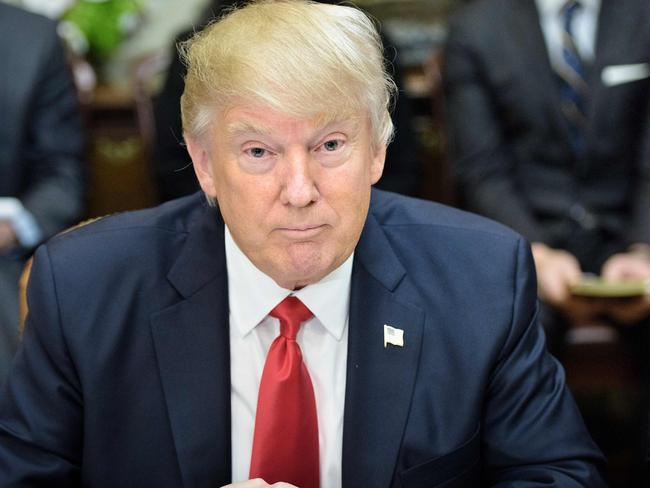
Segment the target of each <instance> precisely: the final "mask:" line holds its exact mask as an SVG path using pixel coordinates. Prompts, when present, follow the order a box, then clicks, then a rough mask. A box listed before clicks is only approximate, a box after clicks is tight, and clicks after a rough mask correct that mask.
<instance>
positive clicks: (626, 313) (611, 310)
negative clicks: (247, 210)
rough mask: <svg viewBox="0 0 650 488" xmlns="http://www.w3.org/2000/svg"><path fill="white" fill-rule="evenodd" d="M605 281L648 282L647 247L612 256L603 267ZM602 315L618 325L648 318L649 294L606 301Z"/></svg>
mask: <svg viewBox="0 0 650 488" xmlns="http://www.w3.org/2000/svg"><path fill="white" fill-rule="evenodd" d="M601 275H602V277H603V279H605V280H607V281H635V280H650V254H649V253H648V247H647V245H641V244H639V245H636V246H633V247H632V248H631V250H630V251H628V252H624V253H620V254H614V255H613V256H611V257H610V258H609V259H608V260H607V261H606V262H605V264H604V265H603V268H602V270H601ZM604 313H605V314H607V315H608V316H609V317H611V318H612V319H614V320H616V321H617V322H618V323H620V324H623V325H625V324H635V323H637V322H640V321H641V320H642V319H644V318H645V317H648V316H650V294H647V293H646V294H645V295H643V296H640V297H629V298H618V299H610V300H608V303H607V307H606V308H605V309H604Z"/></svg>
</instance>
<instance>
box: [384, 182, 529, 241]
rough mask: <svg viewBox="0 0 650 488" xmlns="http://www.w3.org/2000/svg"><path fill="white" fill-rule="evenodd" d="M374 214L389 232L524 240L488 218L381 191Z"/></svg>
mask: <svg viewBox="0 0 650 488" xmlns="http://www.w3.org/2000/svg"><path fill="white" fill-rule="evenodd" d="M371 211H372V213H373V216H374V217H375V218H376V219H377V221H378V223H379V224H380V225H381V226H382V227H383V228H385V229H388V228H396V227H404V228H407V227H410V228H413V229H417V228H418V227H419V228H421V229H425V228H430V229H433V228H435V229H436V230H438V231H444V232H451V233H456V234H460V233H470V234H483V235H484V236H488V235H489V236H493V237H495V238H498V239H507V240H518V239H521V236H520V235H519V234H517V233H516V232H515V231H514V230H512V229H510V228H509V227H506V226H505V225H503V224H500V223H498V222H495V221H493V220H490V219H488V218H486V217H482V216H480V215H476V214H473V213H470V212H466V211H464V210H459V209H457V208H452V207H449V206H446V205H442V204H440V203H436V202H431V201H427V200H421V199H418V198H410V197H404V196H402V195H397V194H394V193H389V192H383V191H379V190H374V191H373V198H372V203H371Z"/></svg>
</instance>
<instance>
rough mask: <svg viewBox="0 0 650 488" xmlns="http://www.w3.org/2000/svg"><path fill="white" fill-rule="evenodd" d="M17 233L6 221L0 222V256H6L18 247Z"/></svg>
mask: <svg viewBox="0 0 650 488" xmlns="http://www.w3.org/2000/svg"><path fill="white" fill-rule="evenodd" d="M17 242H18V241H17V240H16V232H15V231H14V228H13V227H12V226H11V224H10V223H9V222H8V221H6V220H0V254H4V253H6V252H7V251H9V250H10V249H11V248H12V247H14V246H15V245H16V243H17Z"/></svg>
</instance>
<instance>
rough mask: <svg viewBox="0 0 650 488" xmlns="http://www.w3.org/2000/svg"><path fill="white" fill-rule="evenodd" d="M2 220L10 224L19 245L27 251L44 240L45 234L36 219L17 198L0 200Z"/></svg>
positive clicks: (0, 218) (0, 217)
mask: <svg viewBox="0 0 650 488" xmlns="http://www.w3.org/2000/svg"><path fill="white" fill-rule="evenodd" d="M0 220H6V221H7V222H9V224H10V225H11V227H12V228H13V229H14V232H15V233H16V239H17V240H18V243H19V244H20V245H21V246H23V247H25V248H27V249H29V248H31V247H34V246H35V245H36V244H38V243H39V242H40V241H41V239H42V236H43V234H42V232H41V228H40V227H39V226H38V224H37V223H36V219H34V216H33V215H32V214H31V213H30V212H29V211H28V210H27V209H26V208H25V207H23V204H22V203H20V200H18V199H17V198H12V197H1V198H0Z"/></svg>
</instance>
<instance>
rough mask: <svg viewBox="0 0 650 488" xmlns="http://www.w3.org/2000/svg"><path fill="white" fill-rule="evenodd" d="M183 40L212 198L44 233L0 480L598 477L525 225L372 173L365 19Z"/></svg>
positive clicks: (378, 163)
mask: <svg viewBox="0 0 650 488" xmlns="http://www.w3.org/2000/svg"><path fill="white" fill-rule="evenodd" d="M184 56H185V59H186V62H187V64H188V71H187V77H186V84H185V92H184V94H183V99H182V104H181V105H182V110H183V126H184V133H185V139H186V141H187V147H188V150H189V153H190V156H191V158H192V161H193V164H194V168H195V171H196V173H197V177H198V181H199V182H200V184H201V188H202V190H203V194H195V195H193V196H189V197H185V198H182V199H179V200H174V201H172V202H168V203H166V204H163V205H162V206H160V207H157V208H154V209H150V210H144V211H139V212H134V213H128V214H123V215H118V216H114V217H109V218H106V219H102V220H100V221H99V222H96V223H94V224H90V225H88V226H86V227H83V228H81V229H79V230H76V231H73V232H69V233H66V234H64V235H61V236H58V237H56V238H55V239H53V240H51V241H50V242H49V243H47V244H46V245H45V246H42V247H41V248H40V249H39V251H38V252H37V253H36V258H35V261H34V268H33V272H32V278H31V282H30V286H29V305H30V313H29V318H28V323H27V328H26V333H25V338H24V341H23V344H22V347H21V350H20V352H19V353H18V356H17V360H16V363H15V366H14V369H13V371H12V374H11V375H10V377H9V380H8V382H7V384H6V387H5V390H4V392H3V396H2V399H0V485H2V486H24V485H34V486H46V485H48V483H49V484H51V485H52V486H76V485H79V484H84V485H89V486H124V485H131V486H156V487H178V486H185V487H195V486H196V487H214V486H222V485H226V484H228V483H231V482H234V486H237V487H254V486H267V484H266V483H267V482H268V483H278V484H277V486H287V484H286V483H290V484H292V485H294V486H300V487H303V488H312V487H318V486H322V487H323V488H329V487H338V486H344V487H359V486H370V487H389V486H390V487H421V486H427V487H433V486H440V487H442V486H445V487H470V486H471V487H474V486H504V485H508V486H520V487H524V486H525V487H533V486H549V485H554V486H563V487H572V486H575V487H578V486H581V487H590V488H593V487H601V486H604V484H603V480H602V477H601V474H600V469H601V467H602V457H601V455H600V453H599V451H598V449H597V448H596V447H595V446H594V444H593V443H592V441H591V440H590V438H589V435H588V434H587V432H586V431H585V428H584V426H583V424H582V421H581V419H580V416H579V414H578V412H577V410H576V408H575V405H574V403H573V400H572V399H571V397H570V395H569V393H568V392H567V390H566V388H565V385H564V376H563V372H562V369H561V367H560V366H559V364H558V363H557V362H556V361H555V360H554V359H552V358H551V357H550V356H549V355H548V354H547V352H546V350H545V346H544V340H543V335H542V333H541V330H540V328H539V326H538V323H537V319H536V293H535V283H534V272H533V269H532V258H531V255H530V250H529V247H528V245H527V244H526V242H525V241H524V240H523V239H522V238H521V237H519V236H518V235H517V234H515V233H514V232H512V231H510V230H508V229H506V228H504V227H502V226H500V225H498V224H495V223H493V222H489V221H487V220H484V219H482V218H480V217H476V216H472V215H469V214H465V213H463V212H461V211H458V210H453V209H449V208H445V207H443V206H441V205H437V204H434V203H430V202H424V201H419V200H415V199H410V198H407V197H403V196H398V195H395V194H391V193H386V192H382V191H380V190H374V189H372V190H371V185H372V184H373V183H375V182H376V181H377V180H378V179H379V177H380V176H381V172H382V169H383V163H384V155H385V151H386V145H387V143H388V141H389V140H390V137H391V132H392V122H391V119H390V114H389V112H388V108H389V106H390V97H391V92H393V90H394V84H393V83H392V82H391V80H390V77H389V76H388V75H387V74H386V73H385V71H384V67H383V62H382V53H381V43H380V41H379V36H378V34H377V32H376V29H375V28H374V25H373V24H372V22H371V21H370V20H369V19H368V18H367V17H366V16H365V15H364V14H363V13H361V12H360V11H358V10H356V9H354V8H352V7H343V6H335V5H324V4H318V3H313V2H306V1H302V0H295V1H293V0H292V1H260V2H253V3H251V4H249V5H247V6H246V7H243V8H241V9H239V10H236V11H234V12H233V13H231V14H230V15H229V16H227V17H225V18H224V19H223V20H221V21H220V22H218V23H216V24H213V25H211V26H210V27H208V28H207V29H206V30H204V31H203V32H201V33H199V34H197V35H196V36H195V37H194V38H193V39H192V40H191V41H190V42H189V43H188V44H186V45H185V46H184ZM206 196H207V197H208V201H207V202H206V199H205V197H206ZM477 243H479V244H480V245H477ZM249 478H250V480H249Z"/></svg>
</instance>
